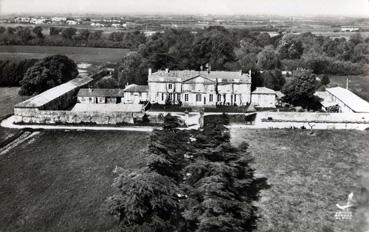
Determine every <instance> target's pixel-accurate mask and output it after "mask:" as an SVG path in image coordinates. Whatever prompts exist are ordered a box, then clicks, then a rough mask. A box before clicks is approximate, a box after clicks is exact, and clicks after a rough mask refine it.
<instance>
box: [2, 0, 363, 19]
mask: <svg viewBox="0 0 369 232" xmlns="http://www.w3.org/2000/svg"><path fill="white" fill-rule="evenodd" d="M40 13H44V14H55V13H59V14H65V13H69V14H87V13H94V14H99V13H100V14H117V15H119V14H137V13H138V14H227V15H230V14H267V15H272V14H273V15H347V16H369V0H0V16H1V15H7V14H40Z"/></svg>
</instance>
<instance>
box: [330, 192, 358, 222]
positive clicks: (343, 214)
mask: <svg viewBox="0 0 369 232" xmlns="http://www.w3.org/2000/svg"><path fill="white" fill-rule="evenodd" d="M353 198H354V193H350V194H349V195H348V197H347V202H346V204H339V203H338V204H336V206H337V208H338V209H339V211H337V212H336V213H335V215H334V217H335V219H336V220H351V219H352V212H351V209H350V208H352V207H353V206H354V200H353Z"/></svg>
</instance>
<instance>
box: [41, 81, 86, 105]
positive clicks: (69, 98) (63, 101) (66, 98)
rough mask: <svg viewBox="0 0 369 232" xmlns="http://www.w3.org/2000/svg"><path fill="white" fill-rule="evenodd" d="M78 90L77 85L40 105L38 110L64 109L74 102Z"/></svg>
mask: <svg viewBox="0 0 369 232" xmlns="http://www.w3.org/2000/svg"><path fill="white" fill-rule="evenodd" d="M78 91H79V87H76V88H75V89H73V90H72V91H69V92H67V93H65V94H64V95H62V96H60V97H58V98H54V99H52V100H51V101H49V102H48V103H46V104H45V105H43V106H42V107H40V110H65V109H67V108H68V107H70V106H72V105H74V104H76V102H77V94H78Z"/></svg>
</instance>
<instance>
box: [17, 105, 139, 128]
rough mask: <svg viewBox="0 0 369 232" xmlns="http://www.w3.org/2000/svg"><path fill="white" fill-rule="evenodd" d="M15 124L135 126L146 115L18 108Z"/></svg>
mask: <svg viewBox="0 0 369 232" xmlns="http://www.w3.org/2000/svg"><path fill="white" fill-rule="evenodd" d="M14 111H15V112H14V113H15V123H18V124H23V123H24V124H91V125H119V124H133V123H134V119H135V118H142V117H143V115H144V113H129V112H109V113H104V112H72V111H53V110H37V109H22V108H18V109H15V110H14Z"/></svg>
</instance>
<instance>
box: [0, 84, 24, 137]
mask: <svg viewBox="0 0 369 232" xmlns="http://www.w3.org/2000/svg"><path fill="white" fill-rule="evenodd" d="M18 91H19V88H0V118H2V117H3V116H5V115H8V114H12V113H13V107H14V105H15V104H17V103H19V102H21V101H23V100H25V99H26V97H20V96H19V95H18ZM16 132H17V130H13V129H7V128H3V127H0V142H1V141H3V140H5V139H6V138H8V137H10V136H12V135H14V134H15V133H16Z"/></svg>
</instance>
